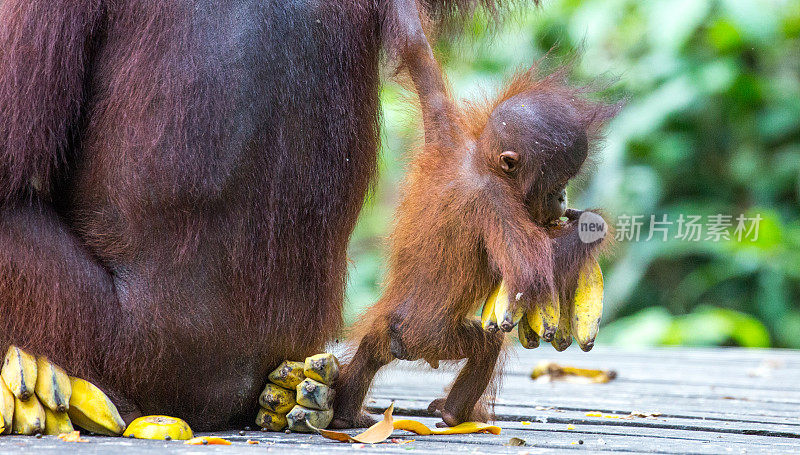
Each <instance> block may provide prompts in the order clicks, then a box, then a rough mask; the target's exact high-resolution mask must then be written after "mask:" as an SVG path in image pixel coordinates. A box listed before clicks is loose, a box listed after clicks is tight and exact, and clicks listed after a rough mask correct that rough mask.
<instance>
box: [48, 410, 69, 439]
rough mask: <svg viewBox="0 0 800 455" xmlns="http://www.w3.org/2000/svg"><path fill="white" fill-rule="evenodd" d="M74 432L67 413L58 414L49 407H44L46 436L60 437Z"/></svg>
mask: <svg viewBox="0 0 800 455" xmlns="http://www.w3.org/2000/svg"><path fill="white" fill-rule="evenodd" d="M74 430H75V429H74V428H72V421H71V420H69V416H68V415H67V413H66V412H56V411H53V410H51V409H50V408H48V407H47V406H45V407H44V434H50V435H59V434H61V433H71V432H72V431H74Z"/></svg>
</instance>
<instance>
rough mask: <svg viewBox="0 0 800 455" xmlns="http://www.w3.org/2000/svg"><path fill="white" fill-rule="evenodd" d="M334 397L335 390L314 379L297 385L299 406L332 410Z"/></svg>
mask: <svg viewBox="0 0 800 455" xmlns="http://www.w3.org/2000/svg"><path fill="white" fill-rule="evenodd" d="M333 395H334V391H333V389H331V388H330V387H328V386H326V385H325V384H323V383H321V382H317V381H315V380H313V379H309V378H306V379H305V380H304V381H303V382H301V383H300V384H298V385H297V404H299V405H300V406H304V407H306V408H309V409H318V410H320V411H327V410H329V409H331V405H332V404H333Z"/></svg>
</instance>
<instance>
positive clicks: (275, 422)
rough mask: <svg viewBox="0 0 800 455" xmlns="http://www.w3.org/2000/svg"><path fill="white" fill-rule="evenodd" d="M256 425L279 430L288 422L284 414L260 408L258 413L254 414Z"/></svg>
mask: <svg viewBox="0 0 800 455" xmlns="http://www.w3.org/2000/svg"><path fill="white" fill-rule="evenodd" d="M256 425H258V426H260V427H261V428H266V429H268V430H270V431H281V430H283V429H284V428H286V425H288V422H287V421H286V415H285V414H278V413H277V412H272V411H268V410H266V409H260V410H259V411H258V415H256Z"/></svg>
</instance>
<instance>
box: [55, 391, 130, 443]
mask: <svg viewBox="0 0 800 455" xmlns="http://www.w3.org/2000/svg"><path fill="white" fill-rule="evenodd" d="M69 379H70V384H71V386H72V397H71V398H70V402H69V411H68V413H69V418H70V419H71V420H72V422H73V423H74V424H76V425H78V426H79V427H81V428H83V429H85V430H87V431H91V432H92V433H98V434H104V435H108V436H117V435H120V434H121V433H122V432H123V431H124V430H125V421H123V420H122V417H121V416H120V415H119V412H118V411H117V407H116V406H114V403H112V402H111V400H110V399H109V398H108V397H107V396H106V394H105V393H103V391H102V390H100V389H99V388H97V386H95V385H94V384H92V383H91V382H89V381H86V380H84V379H80V378H74V377H70V378H69Z"/></svg>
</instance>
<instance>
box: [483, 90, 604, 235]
mask: <svg viewBox="0 0 800 455" xmlns="http://www.w3.org/2000/svg"><path fill="white" fill-rule="evenodd" d="M577 119H578V116H577V112H575V109H574V107H573V106H572V105H570V104H569V103H568V102H566V101H565V100H562V99H560V98H559V96H558V95H553V94H548V93H534V94H524V95H517V96H514V97H512V98H510V99H508V100H507V101H505V102H503V103H502V104H500V105H499V106H498V107H497V108H496V109H495V110H494V111H493V112H492V115H491V116H490V118H489V121H488V123H487V125H486V129H485V130H484V132H483V134H481V141H480V144H481V147H482V148H484V150H485V152H484V153H486V154H488V155H489V162H490V163H492V164H491V165H492V166H494V167H495V169H493V170H494V171H495V172H494V173H495V174H499V175H503V176H505V177H506V178H508V179H510V180H511V181H512V182H514V183H513V184H514V185H515V186H517V187H518V188H519V190H520V192H521V194H522V195H523V197H524V202H525V205H526V207H527V208H528V212H529V213H530V215H531V218H532V219H533V220H534V221H535V222H536V223H537V224H539V225H541V226H549V225H552V224H553V223H556V222H557V221H558V220H559V219H560V218H561V217H562V216H564V213H565V212H566V210H567V192H566V187H567V183H568V182H569V180H570V179H572V178H573V177H575V175H577V174H578V172H579V171H580V168H581V166H582V165H583V162H584V161H585V160H586V157H587V155H588V139H587V134H586V130H585V128H584V126H583V125H581V123H580V121H578V120H577Z"/></svg>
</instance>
